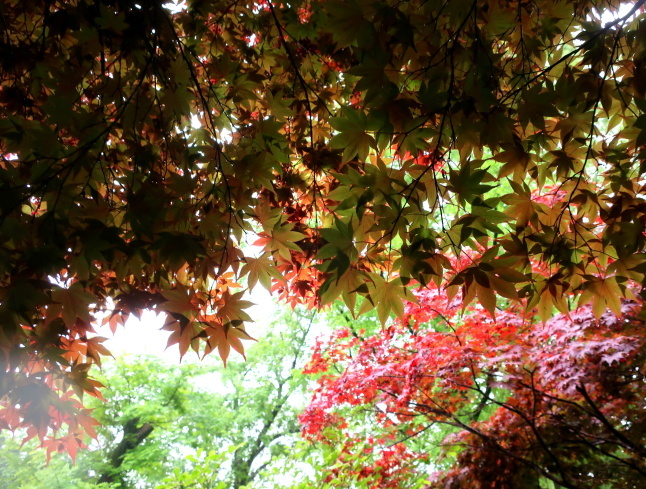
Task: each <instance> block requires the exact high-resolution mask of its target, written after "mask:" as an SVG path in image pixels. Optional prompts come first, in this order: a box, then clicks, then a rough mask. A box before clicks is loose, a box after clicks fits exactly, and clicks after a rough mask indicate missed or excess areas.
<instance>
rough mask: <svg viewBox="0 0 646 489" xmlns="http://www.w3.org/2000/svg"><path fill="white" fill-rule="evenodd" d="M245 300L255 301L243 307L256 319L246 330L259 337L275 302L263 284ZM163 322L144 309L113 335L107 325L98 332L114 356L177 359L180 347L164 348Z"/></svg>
mask: <svg viewBox="0 0 646 489" xmlns="http://www.w3.org/2000/svg"><path fill="white" fill-rule="evenodd" d="M248 300H250V301H251V302H253V303H254V304H255V305H254V306H253V307H251V308H249V309H247V310H246V311H247V313H248V314H249V315H250V316H251V317H252V319H253V320H254V321H255V322H254V323H251V324H250V325H248V326H247V331H248V332H249V334H250V335H251V336H253V337H254V338H258V337H259V336H262V334H263V331H265V330H266V329H267V327H268V326H269V323H270V322H271V321H272V320H273V318H274V316H275V314H276V311H277V309H278V305H277V304H276V302H275V300H274V299H273V298H272V296H271V295H270V294H269V292H267V290H265V289H264V288H263V287H262V286H258V287H256V288H255V289H254V291H253V292H252V293H251V294H250V296H249V298H248ZM163 324H164V316H163V315H159V316H156V315H155V313H154V312H152V311H146V312H144V313H143V314H142V316H141V320H138V319H137V318H135V317H134V316H133V317H130V319H129V320H128V321H127V322H126V326H125V328H124V327H119V328H118V329H117V332H116V334H115V335H114V336H113V335H112V332H111V331H110V328H109V327H108V326H107V325H105V326H102V327H100V328H98V329H97V333H98V334H99V335H100V336H105V337H106V338H108V340H107V341H106V342H105V343H104V345H105V347H106V348H107V349H108V350H110V352H111V353H112V354H113V355H114V356H122V355H126V354H133V355H155V356H159V357H161V358H164V359H166V360H169V361H173V362H178V361H179V350H178V348H177V345H173V346H171V347H169V348H168V349H166V344H167V343H168V336H169V334H170V333H169V332H167V331H163V330H161V327H162V326H163ZM189 355H191V353H190V352H189V353H187V356H189ZM231 355H237V353H235V352H233V351H232V353H231Z"/></svg>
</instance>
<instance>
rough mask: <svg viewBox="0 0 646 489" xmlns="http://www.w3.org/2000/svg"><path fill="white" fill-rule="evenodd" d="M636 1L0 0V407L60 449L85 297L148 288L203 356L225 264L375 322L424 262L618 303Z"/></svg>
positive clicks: (228, 344) (77, 370) (214, 341)
mask: <svg viewBox="0 0 646 489" xmlns="http://www.w3.org/2000/svg"><path fill="white" fill-rule="evenodd" d="M643 4H644V1H643V0H640V1H638V2H636V3H634V4H633V5H631V6H630V7H629V9H627V10H626V11H624V12H623V13H621V14H618V13H617V10H618V8H619V7H620V2H619V1H618V0H601V1H594V2H593V1H588V0H577V1H556V0H533V1H531V0H530V1H510V0H487V1H484V0H446V1H435V0H433V1H428V0H411V1H408V2H401V1H393V0H352V1H338V0H294V1H292V2H290V3H289V4H287V3H278V2H273V1H271V0H256V1H243V0H240V1H233V2H230V1H218V0H192V1H189V2H187V7H186V9H179V10H177V11H176V12H174V13H172V12H171V11H170V10H168V9H167V8H166V7H164V6H163V5H162V3H161V2H160V1H159V0H140V1H139V2H131V1H125V0H72V1H60V0H26V1H18V0H9V1H4V2H2V3H1V4H0V18H1V21H0V30H1V36H0V66H1V69H0V115H1V117H0V155H1V158H0V361H2V363H3V366H4V368H2V369H0V396H1V398H2V407H0V427H1V428H12V429H13V428H18V427H21V426H22V427H26V428H27V429H28V433H29V436H32V437H33V436H36V435H38V436H39V437H40V438H41V439H42V440H43V441H44V442H45V443H46V444H48V446H49V447H50V448H53V449H62V450H68V451H70V452H72V453H73V452H74V451H75V450H76V448H77V447H78V446H80V445H82V432H83V431H85V430H91V429H92V425H93V421H92V419H91V417H90V416H89V413H88V412H87V411H85V410H84V408H83V407H82V405H81V404H80V403H79V399H78V398H79V397H80V396H81V395H82V394H83V393H87V394H90V395H95V396H100V393H99V390H98V388H99V387H100V386H99V384H98V383H97V382H96V381H95V380H93V379H92V376H91V375H90V367H91V366H92V365H93V364H100V360H101V357H102V356H103V355H105V354H106V353H107V352H106V351H105V348H104V347H103V346H102V345H101V339H100V338H98V337H96V336H95V335H94V326H93V323H94V322H95V320H97V319H99V318H101V317H103V315H105V321H106V322H108V323H109V324H110V326H111V327H112V328H116V327H118V325H119V324H121V323H123V321H124V318H125V317H126V316H127V315H129V314H132V313H134V314H137V313H138V311H140V310H142V309H144V308H153V309H155V310H157V311H163V312H165V313H166V314H167V318H168V319H167V321H166V326H165V327H166V329H168V330H170V331H171V332H172V341H173V342H174V343H177V344H178V345H179V349H180V352H181V353H182V354H184V353H186V351H187V350H188V349H189V348H194V349H195V350H196V351H199V352H200V353H201V354H202V353H203V354H206V353H209V352H210V351H212V350H215V349H217V350H218V351H219V354H220V355H221V356H222V358H223V359H226V358H227V356H228V353H229V350H230V348H234V349H236V350H238V351H242V350H243V346H242V343H241V340H244V339H247V338H248V335H247V333H246V331H245V326H244V323H245V322H247V321H248V320H249V319H250V318H249V316H248V314H247V313H246V312H245V309H246V308H247V307H248V305H249V303H248V301H246V300H244V299H243V292H244V291H243V290H242V289H238V288H237V287H239V286H240V285H242V286H243V287H245V286H246V287H248V288H253V287H254V286H256V284H257V283H260V284H262V285H263V286H265V287H267V288H270V289H271V290H273V291H274V293H275V294H277V295H278V296H279V297H280V298H282V299H284V300H286V301H288V302H290V303H292V304H295V303H299V302H302V303H305V304H307V305H309V306H311V307H315V306H321V305H325V304H328V303H331V302H332V301H334V300H335V299H337V298H339V297H341V298H342V299H343V300H344V301H345V303H346V304H347V306H348V307H349V308H350V309H352V310H354V309H355V305H356V304H357V303H358V302H360V304H361V305H360V307H359V308H358V309H357V310H356V311H354V312H355V313H358V314H362V313H365V312H367V311H369V310H371V309H373V308H376V312H377V315H378V317H379V319H380V320H381V322H382V323H385V322H386V320H387V318H388V317H389V315H391V313H394V314H395V315H402V314H403V313H404V299H406V300H413V299H414V295H413V294H412V293H411V289H412V288H413V287H417V286H421V287H424V286H427V285H429V284H435V285H439V286H442V287H446V291H447V293H448V297H449V298H451V297H460V298H461V300H462V301H463V303H464V304H465V305H469V304H472V303H473V302H474V301H477V302H479V303H480V304H482V307H483V308H484V310H486V311H487V313H488V314H489V315H490V316H492V317H493V316H494V315H495V314H496V311H497V307H500V306H503V305H504V306H505V307H506V301H507V300H508V301H511V302H512V303H514V304H516V305H515V306H514V307H516V308H519V309H520V310H523V311H526V312H528V313H531V311H534V310H536V311H537V314H538V315H539V317H540V318H541V319H542V320H544V321H545V320H547V319H549V318H550V317H551V316H552V314H553V310H554V309H555V308H556V309H558V310H559V311H560V312H561V313H563V314H568V312H569V310H570V309H571V308H572V307H573V306H574V305H576V304H578V305H585V304H588V303H589V304H590V308H591V311H592V314H593V315H594V317H595V318H600V317H601V316H603V314H604V311H605V309H606V308H610V310H611V311H612V312H613V313H615V314H617V315H620V314H621V312H622V311H621V308H622V306H621V304H622V303H621V302H620V300H619V298H620V297H625V298H627V299H632V298H634V297H633V295H634V294H633V293H631V292H630V290H631V289H630V288H629V286H630V285H631V284H632V283H633V282H634V283H635V284H636V287H639V286H641V284H642V283H643V281H644V272H645V271H646V265H645V264H646V260H645V257H646V255H644V253H643V252H644V246H645V244H646V241H645V237H644V226H645V225H646V218H645V214H644V209H646V207H645V201H644V198H643V195H644V191H643V186H644V183H643V179H642V177H641V175H642V173H643V171H644V157H643V151H644V143H646V132H645V131H646V125H645V121H646V119H645V115H644V112H646V100H645V99H644V97H645V95H646V23H645V22H644V20H643V19H644V17H643V14H642V10H643V9H642V6H643ZM603 14H608V15H610V18H611V19H612V20H605V18H604V20H601V19H602V15H603ZM613 16H614V17H613ZM248 242H252V243H255V244H256V245H257V246H260V247H262V249H263V252H262V253H261V254H260V255H258V254H255V252H252V251H250V248H246V249H245V247H244V244H245V243H248ZM456 294H457V295H456ZM358 298H359V299H360V300H359V301H357V299H358ZM503 300H504V301H505V302H503ZM498 315H500V314H498ZM464 361H466V359H465V360H464ZM590 395H591V394H590ZM591 399H592V402H593V404H595V405H597V402H598V401H597V400H595V398H591ZM597 407H598V406H597ZM590 409H592V407H590ZM61 428H65V429H63V430H61ZM537 463H538V462H537ZM563 478H565V476H563Z"/></svg>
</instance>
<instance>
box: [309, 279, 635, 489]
mask: <svg viewBox="0 0 646 489" xmlns="http://www.w3.org/2000/svg"><path fill="white" fill-rule="evenodd" d="M417 295H418V299H419V305H417V304H412V303H410V304H408V306H407V307H406V315H405V316H404V318H402V319H401V320H399V321H397V322H396V323H395V324H392V325H391V326H389V327H388V328H386V329H383V330H382V329H380V328H377V329H375V328H374V327H373V328H357V327H356V326H355V325H352V324H350V326H346V327H344V328H341V329H339V330H337V332H336V334H335V335H333V336H332V337H331V338H330V339H328V340H327V341H320V342H319V343H318V345H317V348H316V350H315V352H314V355H313V358H312V360H311V362H310V364H309V366H308V371H310V372H312V373H315V372H316V373H319V375H320V374H321V373H322V374H323V375H322V376H321V377H320V380H319V382H318V388H317V391H316V393H315V396H314V398H313V399H312V402H311V403H310V405H309V406H308V408H307V410H306V412H305V413H304V414H303V415H302V416H301V420H302V422H303V425H304V433H305V435H306V436H307V437H308V438H310V439H313V440H317V441H320V442H322V443H324V444H331V445H341V447H342V449H341V452H342V454H343V457H342V458H341V460H343V459H345V463H341V464H337V466H336V468H335V471H336V472H335V473H334V474H333V475H334V477H333V478H332V479H333V480H342V481H343V480H358V481H363V483H364V484H365V487H392V488H399V487H426V488H428V487H432V488H438V489H439V488H446V487H451V488H462V487H470V488H482V489H485V488H487V489H488V488H494V487H496V488H509V489H512V488H521V487H522V488H539V487H567V488H604V489H610V488H634V489H637V488H639V487H642V485H643V482H644V480H646V451H645V450H644V447H645V446H646V429H645V428H646V424H645V421H646V417H645V416H646V401H645V399H646V382H645V380H646V377H645V373H646V364H645V360H646V355H645V352H646V331H645V328H644V321H643V319H640V318H639V316H640V310H641V302H635V301H624V302H623V303H622V304H621V306H620V307H621V312H620V315H619V316H615V315H614V314H613V313H611V312H609V311H608V312H606V313H604V314H602V315H601V317H598V318H596V317H595V315H594V313H593V311H592V308H591V307H590V306H584V307H582V308H580V309H578V310H577V311H575V312H573V313H571V314H569V316H565V315H562V314H559V315H557V316H555V317H553V318H552V319H550V320H548V321H547V322H545V323H544V324H541V323H538V324H536V323H535V322H533V321H532V318H531V316H529V315H528V314H526V313H524V312H523V311H522V309H521V308H520V307H518V306H510V307H509V309H507V310H506V311H504V312H500V313H499V314H498V315H497V318H496V321H493V320H492V318H491V316H490V315H489V314H488V313H487V312H486V311H484V309H482V308H481V307H478V306H476V307H469V308H468V309H467V311H464V313H463V312H462V311H461V306H460V303H459V301H456V300H451V299H449V298H448V297H447V296H446V294H444V293H441V292H438V291H429V290H423V291H420V292H418V294H417ZM366 413H367V414H366ZM438 448H439V450H438ZM358 459H360V460H361V461H362V462H361V464H357V460H358ZM442 459H444V462H443V461H442ZM328 475H329V474H328ZM420 479H421V480H426V479H430V485H427V484H423V485H422V486H416V485H414V481H416V480H420ZM550 483H552V484H556V485H555V486H554V485H550ZM331 487H335V486H331ZM340 487H344V486H343V484H342V485H341V486H340ZM345 487H351V485H349V484H346V485H345ZM357 487H364V486H357Z"/></svg>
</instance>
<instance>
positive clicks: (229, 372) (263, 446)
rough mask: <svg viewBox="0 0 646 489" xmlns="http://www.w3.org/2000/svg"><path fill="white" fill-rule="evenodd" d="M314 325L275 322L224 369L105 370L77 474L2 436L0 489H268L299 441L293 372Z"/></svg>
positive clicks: (300, 399)
mask: <svg viewBox="0 0 646 489" xmlns="http://www.w3.org/2000/svg"><path fill="white" fill-rule="evenodd" d="M312 320H313V317H312V314H311V313H310V314H306V313H304V312H286V313H283V314H282V315H281V316H280V317H279V318H278V319H277V320H275V321H274V322H273V323H272V325H271V330H270V331H268V332H267V334H266V335H265V336H263V337H262V338H261V339H260V340H259V341H258V343H257V344H255V345H254V346H253V347H252V348H250V349H249V351H248V356H247V358H246V360H245V361H242V360H237V361H232V362H230V363H229V365H228V367H227V368H226V369H225V368H223V367H222V366H221V365H213V362H206V361H205V362H199V363H194V362H190V363H187V364H184V365H179V366H173V365H168V364H167V363H164V362H163V361H161V360H160V359H158V358H155V357H150V358H133V357H124V358H120V359H116V360H114V361H110V362H108V363H106V364H105V365H104V370H103V373H102V375H101V381H102V382H103V383H104V384H105V386H106V387H105V389H104V390H103V392H104V395H105V401H96V402H95V403H93V407H94V411H93V416H94V417H95V418H96V419H97V421H98V422H99V423H100V426H98V427H97V438H96V440H94V441H92V442H91V443H90V447H89V450H87V451H84V452H82V453H81V454H79V456H78V459H77V462H76V464H75V465H72V464H71V462H70V460H69V457H67V456H54V457H52V462H51V464H50V465H49V466H47V467H44V464H45V453H44V452H42V451H40V450H37V449H36V447H37V444H35V443H33V441H32V442H30V443H29V444H28V445H27V447H26V448H25V449H20V447H19V441H18V440H10V439H8V438H6V437H3V440H2V441H3V443H2V451H1V454H0V463H1V464H2V465H1V466H2V467H3V469H4V470H3V482H2V483H0V484H4V485H0V487H2V489H39V488H43V489H44V488H49V487H61V488H62V487H86V486H87V487H99V488H103V487H104V488H106V489H108V488H113V489H126V488H134V487H146V488H156V487H164V488H173V487H177V488H179V487H181V484H183V483H184V484H188V483H189V482H190V483H191V484H194V487H201V488H214V487H218V488H219V487H222V488H229V487H231V488H236V489H237V488H241V487H247V486H249V487H273V483H272V482H271V477H272V476H271V469H275V468H276V467H281V466H282V465H283V461H284V459H285V458H289V457H290V456H291V447H292V445H293V444H294V443H295V440H296V439H297V438H298V437H299V434H300V425H299V423H298V418H297V414H298V411H299V409H302V407H303V405H304V402H305V387H306V379H305V377H303V376H302V375H301V374H300V370H301V369H302V367H303V365H304V363H305V361H306V355H307V352H308V344H309V343H311V340H312V334H311V331H310V330H311V327H312V324H313V322H312ZM265 472H267V473H268V475H267V476H265ZM274 472H276V473H277V471H276V470H274ZM52 481H57V482H54V483H53V482H52ZM52 484H58V486H56V485H52Z"/></svg>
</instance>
